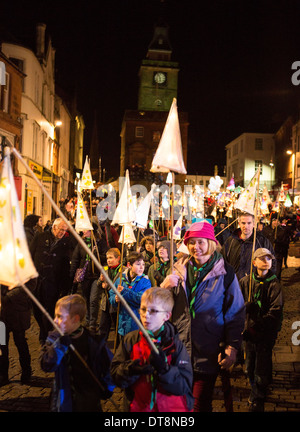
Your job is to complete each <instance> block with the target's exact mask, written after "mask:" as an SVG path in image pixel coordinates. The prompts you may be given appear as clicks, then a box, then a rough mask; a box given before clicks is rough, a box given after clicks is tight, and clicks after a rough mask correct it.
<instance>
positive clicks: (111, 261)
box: [106, 253, 120, 267]
mask: <svg viewBox="0 0 300 432" xmlns="http://www.w3.org/2000/svg"><path fill="white" fill-rule="evenodd" d="M106 261H107V265H108V267H115V266H117V265H119V264H120V257H115V256H114V254H111V253H108V254H107V255H106Z"/></svg>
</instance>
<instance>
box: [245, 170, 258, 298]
mask: <svg viewBox="0 0 300 432" xmlns="http://www.w3.org/2000/svg"><path fill="white" fill-rule="evenodd" d="M258 170H259V171H258V176H257V187H256V201H255V205H254V230H253V246H252V255H251V267H250V280H249V293H248V301H250V300H251V294H252V292H251V291H252V272H253V256H254V252H255V243H256V228H257V210H258V198H259V197H258V195H259V177H260V166H259V167H258Z"/></svg>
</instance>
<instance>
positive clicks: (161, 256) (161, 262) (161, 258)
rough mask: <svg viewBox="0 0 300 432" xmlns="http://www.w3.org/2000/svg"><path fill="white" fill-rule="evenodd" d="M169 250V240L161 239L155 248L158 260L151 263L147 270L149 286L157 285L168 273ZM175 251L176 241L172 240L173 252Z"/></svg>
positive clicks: (169, 263) (169, 264)
mask: <svg viewBox="0 0 300 432" xmlns="http://www.w3.org/2000/svg"><path fill="white" fill-rule="evenodd" d="M170 252H171V242H170V241H168V240H164V241H161V242H160V243H159V246H158V248H157V253H158V261H157V262H156V263H154V264H152V265H151V266H150V268H149V271H148V275H147V276H148V278H149V279H150V282H151V286H153V287H154V286H159V285H160V284H161V283H162V282H163V280H164V279H165V277H166V276H167V275H168V274H169V273H170V266H171V262H170V256H171V255H170ZM175 252H176V243H175V242H174V246H173V254H175Z"/></svg>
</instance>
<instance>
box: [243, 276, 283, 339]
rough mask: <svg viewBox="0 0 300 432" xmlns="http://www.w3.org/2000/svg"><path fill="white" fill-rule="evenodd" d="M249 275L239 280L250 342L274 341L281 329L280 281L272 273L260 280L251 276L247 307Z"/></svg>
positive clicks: (281, 300)
mask: <svg viewBox="0 0 300 432" xmlns="http://www.w3.org/2000/svg"><path fill="white" fill-rule="evenodd" d="M249 285H250V275H248V276H245V277H244V278H242V279H241V280H240V286H241V290H242V293H243V296H244V299H245V302H247V309H248V311H249V312H248V313H247V320H246V323H247V327H246V329H247V330H248V331H249V336H250V338H251V339H252V342H258V341H262V340H265V341H267V342H269V341H271V340H272V341H274V340H275V339H276V337H277V333H278V331H279V329H280V327H281V322H282V310H283V295H282V288H281V284H280V281H279V280H278V279H277V277H276V276H275V275H274V273H273V272H272V271H269V272H268V274H267V275H266V276H265V277H263V278H261V277H259V276H258V275H257V273H256V272H253V275H252V285H251V298H250V302H251V303H250V305H248V297H249Z"/></svg>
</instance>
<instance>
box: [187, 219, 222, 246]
mask: <svg viewBox="0 0 300 432" xmlns="http://www.w3.org/2000/svg"><path fill="white" fill-rule="evenodd" d="M192 237H198V238H206V239H210V240H213V241H214V242H216V243H218V241H217V239H216V237H215V232H214V227H213V226H212V224H210V223H209V222H206V221H201V222H195V223H193V224H192V225H191V226H190V228H189V229H188V230H187V232H186V233H185V235H184V237H183V243H184V244H185V245H186V244H187V242H188V241H189V239H190V238H192Z"/></svg>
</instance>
